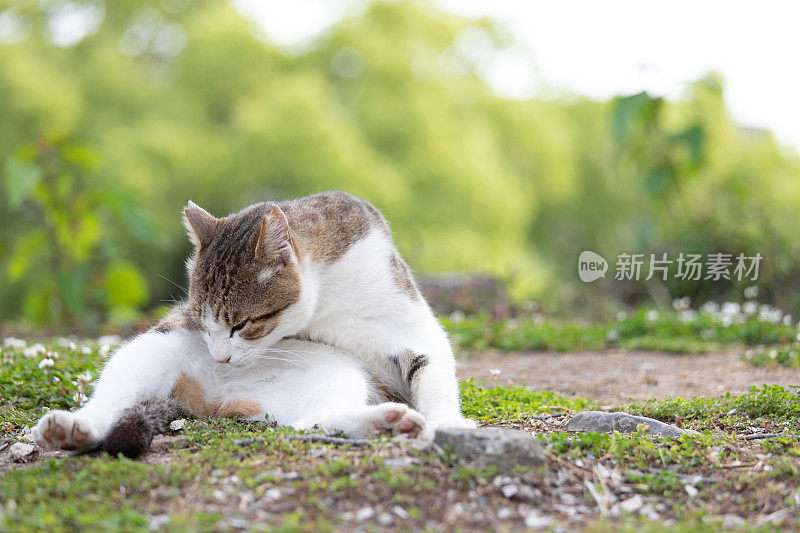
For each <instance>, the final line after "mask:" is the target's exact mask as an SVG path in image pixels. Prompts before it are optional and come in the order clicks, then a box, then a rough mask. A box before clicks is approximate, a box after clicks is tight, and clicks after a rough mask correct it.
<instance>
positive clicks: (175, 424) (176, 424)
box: [169, 418, 186, 431]
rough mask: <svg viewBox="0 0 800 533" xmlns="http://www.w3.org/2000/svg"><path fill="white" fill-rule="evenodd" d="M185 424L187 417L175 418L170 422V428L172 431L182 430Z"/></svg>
mask: <svg viewBox="0 0 800 533" xmlns="http://www.w3.org/2000/svg"><path fill="white" fill-rule="evenodd" d="M184 424H186V419H185V418H179V419H178V420H173V421H172V422H170V423H169V429H171V430H172V431H180V430H181V429H183V426H184Z"/></svg>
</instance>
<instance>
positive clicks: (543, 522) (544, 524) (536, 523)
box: [525, 511, 553, 531]
mask: <svg viewBox="0 0 800 533" xmlns="http://www.w3.org/2000/svg"><path fill="white" fill-rule="evenodd" d="M552 523H553V519H552V518H550V517H549V516H544V515H541V514H539V513H537V512H536V511H531V512H530V513H528V514H527V515H525V527H529V528H531V529H536V530H538V531H542V530H545V529H547V528H549V527H550V524H552Z"/></svg>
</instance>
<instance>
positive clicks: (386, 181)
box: [0, 0, 800, 322]
mask: <svg viewBox="0 0 800 533" xmlns="http://www.w3.org/2000/svg"><path fill="white" fill-rule="evenodd" d="M0 19H2V20H3V24H2V25H0V26H2V28H3V29H2V31H0V161H8V160H9V158H11V159H12V160H13V162H12V163H9V166H7V167H6V168H5V170H4V173H3V175H4V177H3V182H4V183H6V184H10V183H11V182H14V185H13V186H12V187H14V188H13V189H8V191H7V193H6V194H8V195H9V201H11V200H13V202H12V203H16V202H17V201H16V200H15V198H16V197H17V196H18V195H20V194H22V193H21V192H20V191H24V190H25V187H26V185H25V184H26V183H28V182H30V181H31V180H33V178H34V177H35V176H38V175H44V173H45V171H46V169H45V168H44V167H43V166H42V165H43V163H42V161H40V156H41V154H40V155H39V156H35V157H32V158H29V159H26V158H25V157H21V156H19V154H20V150H21V148H22V147H25V146H30V145H31V144H32V143H35V142H36V140H37V139H39V138H50V139H61V138H69V139H74V141H75V142H76V143H78V144H79V145H80V146H89V147H91V148H92V149H93V150H94V151H95V152H96V153H97V154H99V155H100V157H98V163H97V165H98V166H97V168H96V169H94V170H92V171H91V172H87V171H86V169H79V170H74V171H71V172H75V173H77V174H80V175H81V176H84V177H83V178H82V179H81V187H80V188H75V189H71V190H72V191H73V194H78V195H80V194H84V193H85V191H95V192H98V191H114V193H115V194H117V195H119V196H118V198H123V197H124V198H125V199H126V200H125V202H127V204H126V207H125V208H124V209H123V208H116V207H114V208H113V209H112V211H113V212H114V213H115V214H114V215H108V216H110V217H112V218H114V219H115V220H119V221H121V222H120V223H119V224H116V225H108V226H107V225H106V224H105V223H103V224H101V227H102V231H101V232H100V233H99V236H96V235H95V236H94V237H92V239H89V236H92V235H93V234H91V233H90V231H89V229H86V230H85V231H86V232H87V237H86V239H89V240H90V241H91V245H87V246H88V247H89V249H91V250H94V251H91V252H88V253H89V256H92V255H93V254H95V253H100V255H102V256H103V257H104V258H105V259H104V260H103V261H99V262H98V263H97V267H96V268H97V269H99V272H100V273H99V274H98V275H97V278H93V277H91V276H88V274H87V276H88V277H87V278H86V279H87V280H90V281H87V283H88V284H89V285H87V286H93V287H96V288H98V290H100V289H99V288H100V287H106V288H107V287H109V286H110V285H109V283H110V282H108V281H107V280H108V279H111V280H118V281H117V283H127V281H125V280H128V281H130V280H131V279H133V276H132V275H129V274H130V272H131V271H130V270H128V271H125V270H124V269H122V270H120V269H119V268H117V269H115V270H111V271H110V274H108V273H107V272H106V269H109V268H110V265H111V261H112V260H115V259H120V258H128V259H129V261H130V263H131V265H135V268H136V269H138V271H140V272H141V274H142V276H143V278H144V279H145V280H146V284H147V286H148V287H149V288H150V290H149V294H150V297H149V299H148V301H147V302H146V304H145V305H147V306H150V307H153V306H155V305H156V304H157V303H158V301H159V300H161V299H164V298H167V297H168V296H171V295H172V294H174V287H173V285H172V282H175V283H178V284H180V283H181V282H182V281H183V280H184V273H183V258H184V257H185V256H186V254H187V253H188V252H189V245H188V242H187V241H186V238H185V236H184V235H183V229H182V226H181V224H180V221H179V216H180V211H181V208H182V206H183V205H185V203H186V201H187V200H188V199H190V198H191V199H193V200H194V201H196V202H198V203H200V204H201V205H203V206H204V207H207V208H208V209H209V210H211V211H212V212H213V213H215V214H217V215H224V214H226V213H228V212H231V211H234V210H237V209H239V208H241V207H242V206H244V205H246V204H249V203H252V202H256V201H262V200H269V199H283V198H287V197H292V196H298V195H304V194H309V193H314V192H318V191H320V190H326V189H346V190H348V191H350V192H353V193H355V194H358V195H360V196H362V197H365V198H367V199H368V200H370V201H372V202H373V203H375V204H376V205H377V206H378V207H379V208H380V209H382V210H383V211H384V212H385V213H386V215H387V217H388V218H389V220H390V222H391V223H392V228H393V229H394V231H395V234H396V239H397V243H398V246H399V248H400V250H401V252H402V253H403V254H404V255H405V256H406V257H407V258H408V260H409V262H410V263H411V265H412V266H413V267H414V268H416V269H418V270H421V271H425V272H437V271H448V270H471V271H484V272H488V273H491V274H494V275H496V276H500V277H502V278H503V279H505V280H507V281H508V282H509V283H511V286H512V294H513V295H515V296H516V297H518V298H521V297H525V298H529V297H537V298H542V299H544V300H545V301H546V302H548V303H549V304H550V305H551V307H554V306H558V305H576V304H577V305H580V306H585V305H586V304H589V303H591V302H592V301H594V302H598V301H599V302H605V301H609V300H613V299H609V298H608V296H609V294H610V295H612V296H621V297H624V298H627V297H629V296H631V295H634V296H636V295H642V294H651V293H653V289H652V287H647V286H644V285H638V286H635V287H620V286H618V285H617V284H614V283H610V282H609V283H606V282H602V283H601V282H598V283H596V284H594V285H591V286H587V285H583V284H581V283H580V282H578V280H577V276H576V275H575V264H576V260H577V256H578V254H579V253H580V252H581V251H582V250H585V249H593V250H597V251H600V252H602V253H604V254H605V255H607V256H614V255H616V254H617V253H619V252H620V251H642V252H648V253H649V252H658V251H662V250H663V251H668V250H694V249H696V250H698V251H706V250H708V251H727V250H742V251H747V252H750V251H754V250H760V251H762V254H764V255H765V257H768V260H767V262H768V263H769V265H770V266H769V267H768V268H766V269H765V271H764V282H765V287H764V288H765V291H764V292H763V293H765V294H771V295H773V296H774V297H775V298H776V300H783V301H784V302H787V303H791V304H792V305H796V304H800V302H798V301H795V300H791V301H790V300H789V299H790V298H791V299H794V298H798V297H800V291H797V290H791V291H786V290H783V289H784V288H786V287H796V286H797V283H798V281H797V280H798V279H800V276H798V268H797V266H796V265H797V264H798V261H797V259H798V244H796V240H795V239H794V238H793V229H794V227H796V226H797V225H798V223H800V210H798V209H797V207H798V205H800V180H797V176H798V173H799V172H800V163H798V158H797V157H796V155H792V154H787V153H785V152H782V151H781V148H780V147H778V145H777V144H776V143H775V141H774V140H773V139H772V137H771V136H770V135H769V134H763V135H757V136H754V135H751V134H749V133H747V132H744V131H743V130H742V129H741V128H739V127H737V126H736V124H734V122H733V121H732V120H731V119H730V117H729V116H728V114H727V112H726V109H725V106H724V101H723V98H722V88H721V82H720V81H719V80H718V79H716V78H715V77H713V76H711V77H708V78H706V79H703V80H700V81H698V83H697V84H695V85H694V86H693V87H692V88H691V90H690V91H689V92H688V95H687V97H686V98H685V99H683V100H682V101H680V102H666V101H663V100H660V99H658V98H653V97H651V96H649V95H646V94H641V95H633V96H630V97H626V98H619V99H614V100H612V101H609V102H595V101H591V100H587V99H575V98H570V99H568V100H559V99H547V100H537V99H531V100H528V101H509V100H504V99H501V98H498V97H497V96H496V95H494V94H493V93H492V92H491V91H490V90H489V89H488V88H487V87H486V85H485V84H484V83H483V82H482V81H481V79H480V77H479V76H478V75H477V74H476V73H477V72H478V70H479V69H480V57H481V54H492V53H495V52H498V51H502V50H503V49H504V48H505V47H507V46H510V45H511V44H513V43H511V42H510V41H509V39H508V37H507V36H506V35H504V33H503V32H502V30H500V29H498V28H497V27H495V26H494V25H493V24H492V23H490V22H487V21H483V20H478V21H475V20H467V19H463V18H460V17H457V16H454V15H451V14H446V13H443V12H440V11H437V10H436V9H435V8H433V7H432V6H430V5H428V4H426V3H424V2H373V3H372V4H371V5H370V7H369V9H368V10H367V11H366V12H365V13H364V14H363V15H360V16H358V17H356V18H353V19H350V20H345V21H343V22H342V23H341V24H339V25H338V26H337V27H335V28H333V29H332V30H331V31H330V32H329V33H328V34H327V35H325V36H323V37H321V38H320V39H318V40H317V42H316V43H314V45H313V46H312V47H311V48H310V49H308V50H307V51H305V52H303V53H290V52H287V51H284V50H281V49H279V48H277V47H275V46H273V45H272V44H270V43H269V42H267V41H266V40H265V39H264V38H263V36H261V35H260V34H259V33H258V30H257V29H256V28H255V27H254V25H253V24H252V22H250V21H248V20H247V19H245V18H244V17H242V16H241V14H240V13H238V12H237V11H236V10H235V9H234V8H233V7H232V6H231V4H229V3H227V2H215V1H211V0H193V1H191V2H189V1H181V0H145V1H137V2H133V1H128V2H126V1H117V2H108V1H106V2H104V1H102V0H69V1H66V0H44V1H33V0H23V1H18V0H15V1H13V2H9V1H8V0H0ZM76 20H78V21H81V22H80V23H79V24H78V23H75V21H76ZM70 21H71V22H70ZM475 43H478V44H475ZM476 47H478V48H480V54H478V55H477V56H476V54H475V49H476ZM59 146H60V145H59ZM59 150H60V148H59ZM23 152H24V150H23ZM59 157H62V156H59ZM23 167H24V168H23ZM36 169H38V170H36ZM37 172H38V174H36V173H37ZM26 173H27V174H26ZM12 174H13V175H14V176H15V177H14V178H10V177H9V176H10V175H12ZM34 181H35V180H34ZM92 194H94V193H92ZM11 195H14V196H13V198H12V196H11ZM32 202H34V200H32V199H31V198H30V197H28V198H27V200H26V202H23V204H19V206H18V207H15V208H14V209H31V208H32V207H31V206H32V205H34V204H32ZM107 202H111V200H102V201H101V200H98V201H96V202H94V203H89V204H87V205H90V207H87V208H86V210H87V212H89V213H94V211H95V210H97V211H98V212H102V211H103V210H104V209H106V208H107ZM120 202H122V200H117V204H116V205H119V204H120ZM6 204H7V205H5V206H3V207H2V208H0V209H2V211H0V221H1V222H2V224H1V225H2V229H0V235H2V240H0V260H2V261H3V265H2V267H3V268H5V269H6V270H7V271H8V270H9V269H10V268H11V266H10V265H11V264H12V262H13V261H19V259H14V258H15V257H16V256H17V254H22V255H23V256H24V255H25V254H24V252H18V251H17V250H19V249H20V247H21V246H22V244H24V243H25V242H27V241H26V240H25V239H30V240H31V242H32V241H34V240H35V239H33V238H32V237H31V238H29V237H26V236H27V235H28V234H29V233H30V232H31V231H33V229H35V228H38V229H40V230H43V228H46V224H47V218H46V217H44V216H41V217H40V218H39V219H26V218H25V217H21V216H20V215H19V213H18V211H16V210H12V208H11V207H10V204H8V202H6ZM25 205H27V206H28V207H27V208H25V207H24V206H25ZM65 205H66V204H65ZM69 205H70V206H71V205H72V204H69ZM108 205H111V204H108ZM64 209H65V210H66V211H67V212H68V214H69V217H72V218H74V219H75V220H82V219H81V217H82V216H83V215H81V214H80V213H77V212H72V211H71V209H72V207H64ZM137 216H138V217H140V218H141V219H142V220H152V221H153V224H152V226H148V225H147V224H146V223H144V222H142V221H138V222H137V221H133V217H137ZM90 219H91V217H88V218H87V219H86V220H87V221H86V222H85V224H86V228H90V227H91V222H89V220H90ZM79 224H84V223H83V222H80V223H79ZM81 227H83V226H81ZM93 239H96V240H93ZM142 243H147V244H146V245H142ZM30 246H33V245H32V244H31V245H30ZM48 246H51V245H48ZM106 249H108V251H106ZM75 261H76V263H75V264H77V263H80V261H79V260H77V259H76V260H75ZM93 268H94V267H93ZM24 271H25V272H28V271H27V270H24ZM48 272H49V271H43V272H42V273H41V276H42V279H41V280H40V281H37V282H34V281H33V278H28V277H25V276H22V277H20V278H19V279H18V281H17V282H15V283H13V284H8V285H5V286H0V297H2V298H3V301H4V303H5V305H4V306H2V309H1V310H0V317H6V318H10V317H16V316H18V315H19V313H20V312H21V311H22V309H23V307H25V308H29V309H33V308H34V307H36V306H35V305H34V304H32V303H23V298H22V295H23V294H26V293H27V292H28V286H30V287H34V286H37V287H39V285H37V284H39V283H41V284H42V285H41V287H44V286H45V285H46V283H45V281H47V280H46V279H45V278H47V276H48V275H50V274H49V273H48ZM162 276H163V278H162ZM101 278H102V280H103V281H100V280H101ZM168 279H169V280H173V281H172V282H171V281H168ZM95 281H96V283H95ZM48 283H50V286H51V287H52V286H56V285H58V283H57V282H56V281H55V277H53V278H52V279H51V280H50V281H49V282H48ZM41 287H39V288H37V289H36V291H39V292H41V291H42V290H43V289H42V288H41ZM31 290H33V289H31ZM731 290H733V291H736V290H739V288H738V287H733V286H732V285H724V284H708V283H700V284H678V283H672V284H667V285H665V286H664V287H661V288H660V289H659V292H660V293H661V294H662V295H668V296H682V295H684V294H688V295H692V296H695V297H707V296H708V297H710V296H712V295H720V294H722V293H724V292H726V291H731ZM106 294H107V295H109V294H111V293H110V292H107V293H106ZM637 297H638V296H637ZM30 298H32V299H33V297H30ZM59 298H61V297H59ZM90 300H91V302H92V303H91V304H84V307H86V308H87V309H91V310H92V312H91V313H90V314H92V313H93V316H94V318H92V319H91V320H90V322H91V321H100V320H103V319H104V316H103V314H104V313H105V308H106V307H108V308H111V309H122V308H126V307H127V308H129V309H130V308H133V307H135V306H137V305H139V303H138V302H139V300H137V303H133V301H132V300H127V301H126V302H124V303H123V302H119V301H115V300H114V299H113V298H110V297H103V298H100V297H99V296H93V297H92V298H91V299H90ZM123 300H124V298H123ZM24 301H29V300H28V297H25V299H24ZM30 301H33V300H30ZM64 301H66V300H64ZM64 305H67V304H64ZM69 305H77V304H69ZM40 308H42V309H44V306H40ZM48 309H49V307H48ZM76 309H78V308H77V307H76ZM70 312H72V313H78V314H77V315H74V316H81V315H80V313H82V311H70ZM61 313H63V312H62V311H59V312H58V313H57V314H61ZM34 314H35V313H33V311H30V312H29V316H33V315H34ZM46 314H47V313H44V314H40V315H39V316H46ZM113 314H115V315H117V316H119V315H120V312H119V311H114V312H113ZM122 314H123V315H124V314H128V313H127V311H126V312H122ZM62 319H63V317H62ZM69 320H75V319H74V318H69Z"/></svg>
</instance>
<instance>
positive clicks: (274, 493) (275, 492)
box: [264, 489, 281, 501]
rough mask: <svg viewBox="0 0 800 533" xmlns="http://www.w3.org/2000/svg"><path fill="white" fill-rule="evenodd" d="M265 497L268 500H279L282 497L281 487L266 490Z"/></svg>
mask: <svg viewBox="0 0 800 533" xmlns="http://www.w3.org/2000/svg"><path fill="white" fill-rule="evenodd" d="M264 497H265V498H267V499H268V500H272V501H277V500H280V499H281V491H280V489H269V490H267V491H266V492H264Z"/></svg>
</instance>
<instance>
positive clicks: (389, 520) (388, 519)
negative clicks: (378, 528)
mask: <svg viewBox="0 0 800 533" xmlns="http://www.w3.org/2000/svg"><path fill="white" fill-rule="evenodd" d="M378 524H380V525H382V526H383V527H389V526H391V525H392V524H394V517H393V516H392V515H390V514H389V513H381V514H379V515H378Z"/></svg>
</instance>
